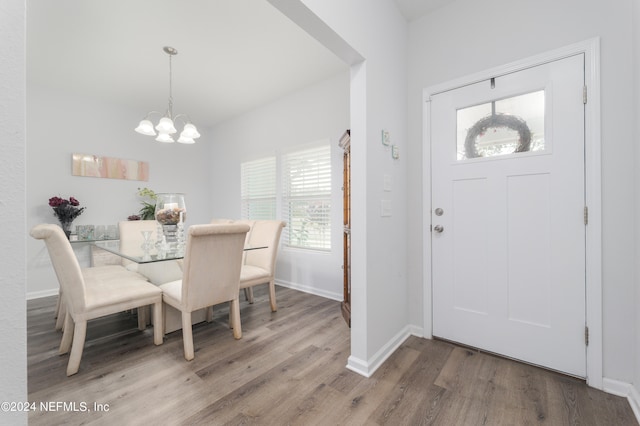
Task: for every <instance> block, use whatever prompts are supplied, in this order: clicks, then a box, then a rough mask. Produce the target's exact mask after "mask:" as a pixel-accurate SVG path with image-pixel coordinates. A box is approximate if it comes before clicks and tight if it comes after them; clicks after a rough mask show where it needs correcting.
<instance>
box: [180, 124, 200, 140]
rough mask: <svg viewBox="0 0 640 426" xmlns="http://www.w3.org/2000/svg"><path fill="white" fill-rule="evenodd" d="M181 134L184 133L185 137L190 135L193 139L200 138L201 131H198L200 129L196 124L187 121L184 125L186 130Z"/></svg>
mask: <svg viewBox="0 0 640 426" xmlns="http://www.w3.org/2000/svg"><path fill="white" fill-rule="evenodd" d="M181 135H184V136H185V137H188V138H191V139H198V138H199V137H200V133H198V129H196V126H194V125H193V124H191V123H187V124H185V125H184V130H183V131H182V133H181Z"/></svg>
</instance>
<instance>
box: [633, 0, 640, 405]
mask: <svg viewBox="0 0 640 426" xmlns="http://www.w3.org/2000/svg"><path fill="white" fill-rule="evenodd" d="M639 25H640V0H634V1H633V75H634V76H638V75H640V28H639ZM633 82H634V86H633V94H634V105H633V106H634V108H633V109H634V111H633V115H634V117H638V116H639V115H640V78H638V77H636V78H634V79H633ZM634 131H635V133H634V137H633V139H634V141H636V144H635V155H634V159H635V164H636V168H634V181H635V213H634V217H636V218H637V217H638V214H640V172H639V171H638V169H637V165H638V164H640V148H639V147H638V144H637V141H638V140H640V120H637V119H636V120H635V128H634ZM634 235H635V259H636V262H635V265H636V269H635V284H636V299H635V300H636V301H635V313H636V317H635V343H636V345H635V355H634V357H633V358H634V359H635V375H634V378H633V385H634V388H635V393H636V398H637V402H636V404H638V408H639V409H640V262H638V261H637V259H640V225H639V224H638V222H637V221H636V223H635V224H634ZM637 414H638V417H640V412H638V413H637Z"/></svg>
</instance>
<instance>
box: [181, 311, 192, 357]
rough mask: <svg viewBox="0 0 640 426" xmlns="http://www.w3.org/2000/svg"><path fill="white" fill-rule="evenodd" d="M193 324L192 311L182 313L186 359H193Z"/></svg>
mask: <svg viewBox="0 0 640 426" xmlns="http://www.w3.org/2000/svg"><path fill="white" fill-rule="evenodd" d="M192 327H193V326H192V324H191V312H183V313H182V342H183V344H184V359H186V360H187V361H191V360H192V359H193V358H194V354H193V330H192V329H191V328H192Z"/></svg>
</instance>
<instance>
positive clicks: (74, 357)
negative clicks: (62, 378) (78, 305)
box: [67, 321, 87, 376]
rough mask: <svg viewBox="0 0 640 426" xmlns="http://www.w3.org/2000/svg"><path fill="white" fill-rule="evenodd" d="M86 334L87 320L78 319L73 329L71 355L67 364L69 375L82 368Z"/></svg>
mask: <svg viewBox="0 0 640 426" xmlns="http://www.w3.org/2000/svg"><path fill="white" fill-rule="evenodd" d="M86 336H87V321H76V325H75V327H74V330H73V345H72V346H71V355H70V356H69V364H67V376H73V375H74V374H76V373H77V372H78V370H79V369H80V359H81V358H82V350H83V349H84V339H85V337H86Z"/></svg>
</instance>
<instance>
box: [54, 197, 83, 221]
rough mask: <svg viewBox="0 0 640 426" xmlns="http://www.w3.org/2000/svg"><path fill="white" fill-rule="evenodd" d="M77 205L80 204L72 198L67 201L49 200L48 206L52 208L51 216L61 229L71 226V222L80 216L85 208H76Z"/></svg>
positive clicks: (55, 198) (58, 198) (56, 198)
mask: <svg viewBox="0 0 640 426" xmlns="http://www.w3.org/2000/svg"><path fill="white" fill-rule="evenodd" d="M79 205H80V202H79V201H78V200H77V199H76V198H74V197H69V199H68V200H65V199H64V198H60V197H51V198H49V206H51V208H53V214H54V215H55V216H56V217H57V218H58V220H59V221H60V223H61V224H62V225H63V227H64V226H65V225H66V226H69V225H71V222H73V220H74V219H75V218H76V217H78V216H80V215H81V214H82V212H83V211H84V209H85V207H78V206H79Z"/></svg>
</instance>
